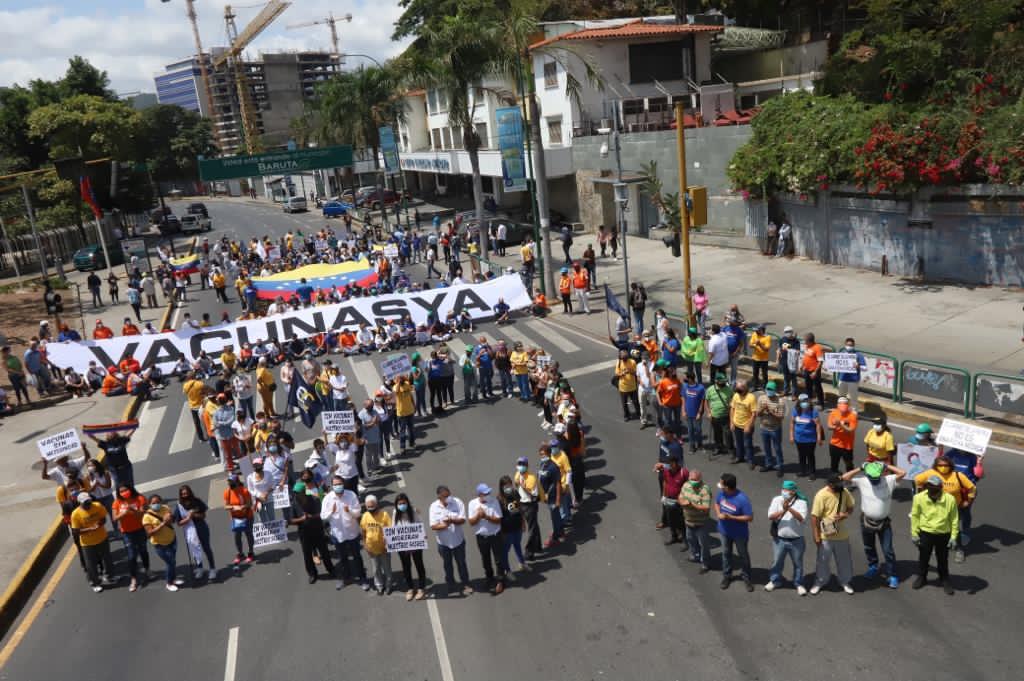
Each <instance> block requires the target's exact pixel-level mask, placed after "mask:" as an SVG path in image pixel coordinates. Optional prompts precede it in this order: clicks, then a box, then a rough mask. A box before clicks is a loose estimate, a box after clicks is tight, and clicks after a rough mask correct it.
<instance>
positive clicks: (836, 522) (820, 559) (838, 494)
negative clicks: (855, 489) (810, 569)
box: [811, 475, 856, 595]
mask: <svg viewBox="0 0 1024 681" xmlns="http://www.w3.org/2000/svg"><path fill="white" fill-rule="evenodd" d="M855 503H856V502H855V501H854V500H853V495H852V494H850V491H849V490H848V489H846V487H844V486H843V480H842V478H840V477H839V476H838V475H833V476H832V477H830V478H829V479H828V484H827V485H825V487H822V488H821V489H820V490H818V493H817V494H815V495H814V501H813V502H812V503H811V531H812V532H813V533H814V543H815V545H816V546H817V547H818V549H817V551H818V553H817V559H816V565H817V568H816V574H815V579H814V585H813V586H812V587H811V594H812V595H817V594H818V592H819V591H821V588H822V587H823V586H825V585H826V584H827V583H828V581H829V580H830V579H831V578H832V570H831V565H830V563H831V562H832V561H833V560H834V561H835V564H836V576H837V577H838V578H839V585H840V586H842V587H843V591H845V592H846V593H848V594H852V593H853V586H852V585H851V584H850V582H851V581H852V580H853V556H852V554H851V553H850V534H849V532H848V531H847V529H846V519H847V518H849V517H850V516H851V515H853V507H854V505H855Z"/></svg>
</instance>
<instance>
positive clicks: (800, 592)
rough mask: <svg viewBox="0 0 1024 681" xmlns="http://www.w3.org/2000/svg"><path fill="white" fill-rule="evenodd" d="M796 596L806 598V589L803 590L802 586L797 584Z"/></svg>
mask: <svg viewBox="0 0 1024 681" xmlns="http://www.w3.org/2000/svg"><path fill="white" fill-rule="evenodd" d="M796 594H797V596H806V595H807V589H806V588H804V585H803V584H798V585H797V587H796Z"/></svg>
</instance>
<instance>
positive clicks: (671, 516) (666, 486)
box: [659, 459, 690, 546]
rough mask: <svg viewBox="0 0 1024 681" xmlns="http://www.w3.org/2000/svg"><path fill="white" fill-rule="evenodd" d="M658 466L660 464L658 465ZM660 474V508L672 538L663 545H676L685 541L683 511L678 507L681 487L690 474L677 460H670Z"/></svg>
mask: <svg viewBox="0 0 1024 681" xmlns="http://www.w3.org/2000/svg"><path fill="white" fill-rule="evenodd" d="M659 465H660V464H659ZM659 472H660V473H661V479H662V487H661V507H662V509H664V515H665V520H666V521H667V524H668V528H669V530H670V531H671V533H672V536H671V537H670V538H669V540H668V541H666V542H665V545H666V546H668V545H670V544H678V543H681V542H682V541H684V540H685V530H684V529H683V511H682V508H680V506H679V495H680V494H681V493H682V491H683V485H685V484H686V481H687V480H688V479H689V477H690V472H689V471H687V470H686V469H685V468H683V467H682V464H681V462H680V461H679V459H672V460H671V461H669V464H668V466H667V467H666V466H663V467H662V468H661V470H660V471H659Z"/></svg>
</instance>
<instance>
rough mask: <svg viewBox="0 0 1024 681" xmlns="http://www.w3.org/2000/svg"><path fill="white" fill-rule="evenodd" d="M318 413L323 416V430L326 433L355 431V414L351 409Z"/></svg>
mask: <svg viewBox="0 0 1024 681" xmlns="http://www.w3.org/2000/svg"><path fill="white" fill-rule="evenodd" d="M320 415H321V416H322V417H323V424H324V432H325V433H327V434H334V433H354V432H356V415H355V412H353V411H351V410H349V411H324V412H320Z"/></svg>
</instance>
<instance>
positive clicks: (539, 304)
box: [530, 289, 548, 317]
mask: <svg viewBox="0 0 1024 681" xmlns="http://www.w3.org/2000/svg"><path fill="white" fill-rule="evenodd" d="M530 311H531V312H532V313H533V316H534V317H544V316H545V315H547V313H548V299H547V296H545V295H544V294H543V293H541V290H540V289H536V291H535V292H534V296H533V308H532V309H531V310H530Z"/></svg>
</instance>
